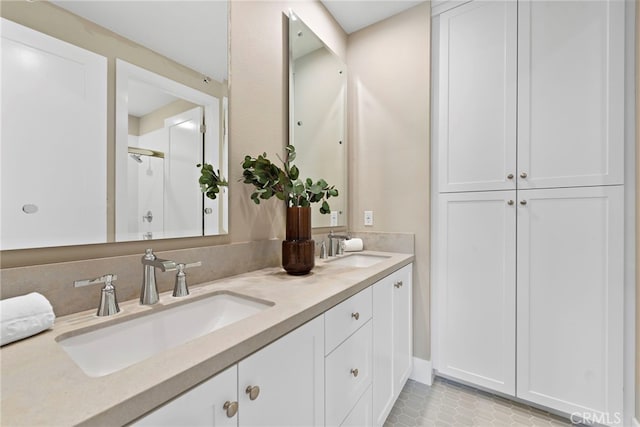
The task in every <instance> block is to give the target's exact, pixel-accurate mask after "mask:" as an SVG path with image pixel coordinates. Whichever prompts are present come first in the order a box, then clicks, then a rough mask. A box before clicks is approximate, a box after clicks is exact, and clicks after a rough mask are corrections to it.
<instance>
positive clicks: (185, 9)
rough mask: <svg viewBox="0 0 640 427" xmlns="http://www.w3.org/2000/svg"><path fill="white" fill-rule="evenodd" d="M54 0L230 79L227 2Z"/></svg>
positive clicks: (210, 74) (208, 72) (197, 68)
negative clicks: (228, 71) (228, 69)
mask: <svg viewBox="0 0 640 427" xmlns="http://www.w3.org/2000/svg"><path fill="white" fill-rule="evenodd" d="M52 2H53V3H55V4H56V5H58V6H60V7H62V8H64V9H67V10H68V11H70V12H71V13H74V14H76V15H80V16H82V17H83V18H85V19H88V20H89V21H92V22H95V23H96V24H98V25H100V26H102V27H105V28H107V29H109V30H111V31H113V32H115V33H118V34H120V35H121V36H123V37H125V38H127V39H129V40H132V41H134V42H136V43H138V44H141V45H143V46H145V47H147V48H149V49H151V50H153V51H155V52H157V53H159V54H161V55H164V56H166V57H168V58H171V59H173V60H174V61H176V62H179V63H181V64H183V65H186V66H187V67H189V68H192V69H193V70H195V71H197V72H199V73H201V74H203V75H205V76H208V77H211V78H213V79H215V80H217V81H220V82H222V81H224V80H226V79H227V78H228V77H227V19H228V18H227V2H226V1H223V0H211V1H198V0H195V1H190V0H182V1H162V0H160V1H158V0H151V1H149V0H135V1H131V0H126V1H122V0H96V1H77V0H52Z"/></svg>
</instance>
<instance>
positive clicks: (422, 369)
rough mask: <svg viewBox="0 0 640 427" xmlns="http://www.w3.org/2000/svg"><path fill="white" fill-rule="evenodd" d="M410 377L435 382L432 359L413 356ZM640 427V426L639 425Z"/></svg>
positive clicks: (426, 382) (423, 381)
mask: <svg viewBox="0 0 640 427" xmlns="http://www.w3.org/2000/svg"><path fill="white" fill-rule="evenodd" d="M409 378H410V379H412V380H414V381H417V382H419V383H422V384H426V385H429V386H430V385H432V384H433V369H432V366H431V360H424V359H419V358H417V357H414V358H413V369H412V370H411V375H409ZM638 427H640V426H638Z"/></svg>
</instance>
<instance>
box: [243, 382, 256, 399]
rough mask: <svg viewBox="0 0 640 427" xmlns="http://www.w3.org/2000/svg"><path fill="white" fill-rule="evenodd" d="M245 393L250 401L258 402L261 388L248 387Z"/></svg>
mask: <svg viewBox="0 0 640 427" xmlns="http://www.w3.org/2000/svg"><path fill="white" fill-rule="evenodd" d="M245 392H246V393H247V394H248V395H249V399H251V400H256V399H257V398H258V396H260V387H258V386H257V385H254V386H251V385H248V386H247V389H246V390H245Z"/></svg>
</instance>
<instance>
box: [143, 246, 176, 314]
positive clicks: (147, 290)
mask: <svg viewBox="0 0 640 427" xmlns="http://www.w3.org/2000/svg"><path fill="white" fill-rule="evenodd" d="M142 265H143V267H142V268H143V271H142V289H141V290H140V304H141V305H153V304H155V303H157V302H158V300H159V299H160V297H159V296H158V285H157V283H156V268H159V269H160V271H173V270H175V269H176V268H177V265H176V263H175V262H174V261H169V260H166V259H160V258H158V257H156V256H155V254H154V253H153V250H151V249H147V250H145V251H144V256H143V257H142Z"/></svg>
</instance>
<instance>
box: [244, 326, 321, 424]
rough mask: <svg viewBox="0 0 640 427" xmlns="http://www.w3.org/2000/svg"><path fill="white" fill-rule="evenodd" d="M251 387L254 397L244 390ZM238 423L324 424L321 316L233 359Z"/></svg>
mask: <svg viewBox="0 0 640 427" xmlns="http://www.w3.org/2000/svg"><path fill="white" fill-rule="evenodd" d="M254 386H257V387H259V388H260V392H259V394H258V396H257V397H256V398H255V400H251V397H250V395H249V394H248V393H247V388H248V387H254ZM238 394H239V403H240V412H239V417H240V418H239V424H240V425H241V426H243V427H244V426H280V427H284V426H323V425H324V321H323V316H320V317H317V318H315V319H313V320H311V321H310V322H308V323H306V324H305V325H303V326H301V327H299V328H298V329H296V330H294V331H293V332H290V333H289V334H287V335H285V336H284V337H282V338H280V339H279V340H277V341H275V342H274V343H272V344H269V345H268V346H267V347H265V348H263V349H262V350H260V351H258V352H256V353H254V354H253V355H251V356H249V357H248V358H246V359H244V360H242V361H241V362H240V363H239V364H238Z"/></svg>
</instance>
